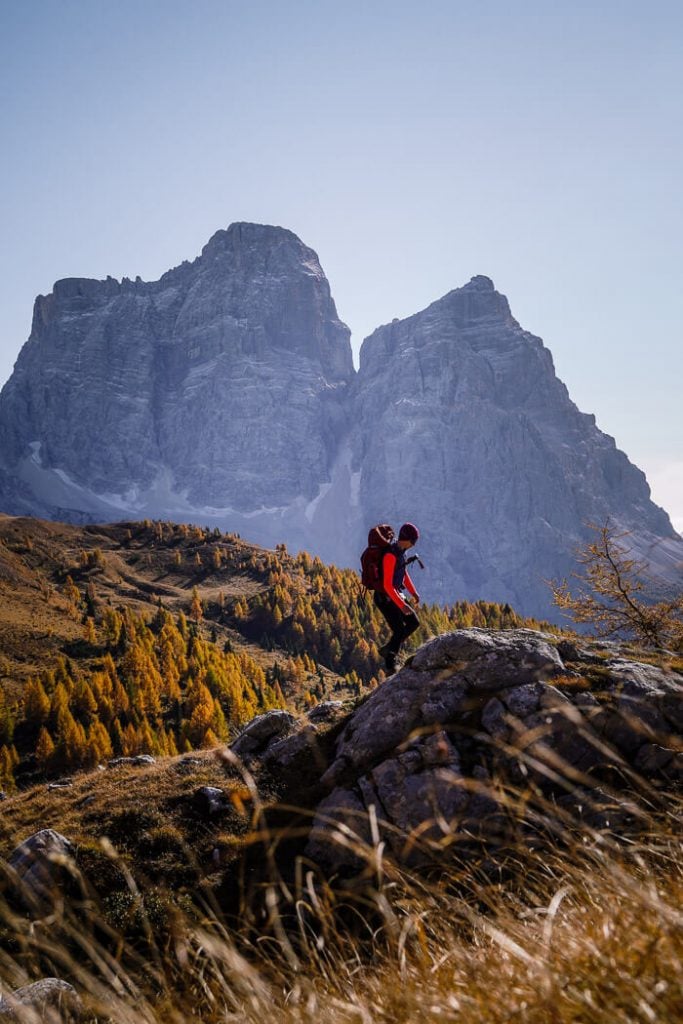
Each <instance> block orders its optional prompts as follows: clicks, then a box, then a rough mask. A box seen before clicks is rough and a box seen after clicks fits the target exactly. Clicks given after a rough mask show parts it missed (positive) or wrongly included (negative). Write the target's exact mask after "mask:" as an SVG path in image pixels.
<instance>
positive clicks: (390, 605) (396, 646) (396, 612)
mask: <svg viewBox="0 0 683 1024" xmlns="http://www.w3.org/2000/svg"><path fill="white" fill-rule="evenodd" d="M374 601H375V605H376V606H377V607H378V608H379V610H380V611H381V613H382V615H383V616H384V618H385V619H386V620H387V622H388V624H389V627H390V629H391V639H390V640H389V643H388V644H387V645H386V646H387V650H388V651H391V653H392V654H398V652H399V651H400V649H401V644H402V643H403V641H404V640H407V639H408V637H409V636H410V635H411V634H412V633H414V632H415V630H416V629H417V628H418V626H419V625H420V620H419V619H418V617H417V615H416V614H415V612H414V611H413V610H412V608H411V609H410V612H409V613H408V614H407V615H405V614H404V613H403V612H402V611H401V609H400V608H399V607H398V605H397V604H394V602H393V601H392V600H391V598H390V597H387V595H386V594H383V593H382V592H381V591H379V590H376V591H375V596H374Z"/></svg>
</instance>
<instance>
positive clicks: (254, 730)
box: [230, 711, 298, 762]
mask: <svg viewBox="0 0 683 1024" xmlns="http://www.w3.org/2000/svg"><path fill="white" fill-rule="evenodd" d="M297 726H298V721H297V719H296V718H295V717H294V715H292V714H290V712H289V711H266V712H265V714H263V715H258V716H257V717H256V718H253V719H252V720H251V722H249V723H248V725H245V727H244V729H242V732H241V733H240V734H239V736H238V737H237V739H236V740H234V741H233V742H232V743H231V744H230V750H231V751H232V753H233V754H236V755H237V757H240V758H241V759H242V760H243V761H245V762H247V761H250V760H252V759H254V758H258V757H261V756H262V755H263V754H264V753H265V751H266V750H267V748H268V745H269V744H270V743H271V742H273V740H276V739H282V738H283V737H284V736H289V735H290V734H291V733H292V732H294V731H295V729H296V728H297Z"/></svg>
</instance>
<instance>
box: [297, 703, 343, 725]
mask: <svg viewBox="0 0 683 1024" xmlns="http://www.w3.org/2000/svg"><path fill="white" fill-rule="evenodd" d="M343 714H344V704H343V702H342V701H340V700H324V701H322V702H321V703H320V704H316V705H315V707H312V708H310V710H309V711H307V712H306V718H307V719H308V720H309V722H314V723H315V724H316V725H320V724H327V723H328V722H336V721H337V719H339V718H341V717H342V715H343Z"/></svg>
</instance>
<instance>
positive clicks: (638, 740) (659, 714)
mask: <svg viewBox="0 0 683 1024" xmlns="http://www.w3.org/2000/svg"><path fill="white" fill-rule="evenodd" d="M682 715H683V675H682V674H681V673H680V672H677V671H672V670H670V669H664V668H658V667H656V666H653V665H649V664H643V663H639V662H636V661H632V660H630V659H629V657H628V656H627V655H626V654H625V653H624V652H623V651H621V650H620V649H619V648H618V647H613V648H612V649H611V650H608V651H605V648H604V646H603V645H597V644H596V645H592V644H585V645H583V646H582V647H581V649H580V650H579V649H577V648H576V647H574V646H573V645H572V644H566V643H564V642H563V641H560V640H558V638H556V637H554V636H552V635H549V634H542V633H537V632H534V631H532V630H513V631H502V632H493V631H488V630H483V629H468V630H459V631H456V632H453V633H449V634H445V635H443V636H440V637H437V638H435V639H434V640H432V641H430V642H429V643H427V644H425V645H424V646H423V647H421V648H420V650H419V651H418V652H417V653H416V655H415V656H414V657H413V658H412V659H411V660H410V662H409V664H407V665H406V666H405V667H404V668H403V669H402V670H401V671H400V672H399V673H397V674H396V675H395V676H393V677H391V678H390V679H388V680H387V681H386V682H385V683H383V684H382V685H381V686H380V687H378V688H377V690H375V691H373V692H372V693H371V694H370V696H369V697H368V698H367V699H366V700H365V701H364V702H363V703H362V704H361V705H360V706H359V707H358V708H357V709H356V710H355V711H354V712H353V713H352V714H350V715H349V717H348V718H347V720H346V722H345V724H344V726H343V728H342V730H341V732H340V733H339V735H338V737H337V738H336V742H335V743H334V746H333V749H332V752H331V755H328V758H327V761H326V766H325V770H324V771H323V772H322V774H321V777H320V782H321V785H322V786H323V787H325V789H326V790H327V795H325V796H323V797H322V799H320V800H319V802H318V803H317V805H316V807H315V820H314V824H313V828H312V831H311V836H310V839H309V842H308V846H307V850H306V854H307V856H308V857H310V859H311V860H313V861H315V862H317V863H318V864H319V865H320V866H321V867H323V868H324V869H325V870H326V871H328V872H335V871H356V870H360V869H361V868H362V867H363V866H364V865H365V864H367V862H368V861H367V858H368V857H369V858H370V859H371V857H372V849H373V847H375V846H376V845H377V843H379V842H381V843H384V844H385V845H386V847H387V848H388V850H389V851H390V853H391V855H392V856H393V857H395V858H396V859H397V860H399V861H404V862H407V863H409V864H412V865H421V864H425V863H430V861H431V860H437V859H438V858H439V857H442V856H443V855H444V853H446V852H447V851H450V852H456V853H457V854H459V855H462V856H466V855H468V854H469V853H471V852H472V851H473V850H475V849H477V850H480V849H481V846H482V844H484V845H485V846H486V847H487V848H488V849H489V850H495V849H496V848H500V846H501V845H504V844H505V843H506V842H509V841H510V839H511V836H514V837H515V838H516V839H518V837H519V832H520V830H521V831H522V832H523V833H524V832H525V831H529V830H531V831H533V829H536V830H538V828H539V827H541V828H552V829H557V828H562V827H568V825H569V823H570V822H571V821H574V822H576V821H577V819H578V820H580V821H581V822H582V823H583V825H587V826H589V827H592V828H596V829H601V830H608V831H610V830H612V831H613V830H618V829H619V828H623V827H626V826H627V825H629V824H633V823H634V822H635V823H637V822H638V820H639V818H642V819H644V818H645V812H644V809H643V808H644V806H645V805H648V806H650V807H652V806H654V805H656V804H657V801H658V800H660V799H661V798H660V797H659V796H658V794H659V792H660V789H661V788H662V787H664V789H667V788H671V789H676V788H680V786H681V784H682V783H683V720H682V718H681V716H682ZM314 770H315V769H314V767H313V762H312V763H311V772H313V771H314ZM515 793H517V794H519V793H522V794H525V795H524V798H523V799H518V797H517V796H515ZM642 797H645V798H646V799H645V802H644V803H642V802H641V798H642ZM520 808H521V809H522V810H520Z"/></svg>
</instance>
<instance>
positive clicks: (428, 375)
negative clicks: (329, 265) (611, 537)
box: [0, 224, 683, 617]
mask: <svg viewBox="0 0 683 1024" xmlns="http://www.w3.org/2000/svg"><path fill="white" fill-rule="evenodd" d="M0 509H2V510H3V511H6V512H9V513H12V514H20V515H23V514H29V515H40V516H44V517H46V518H53V519H66V520H69V521H72V522H93V521H106V520H112V519H131V518H144V517H146V516H151V517H154V518H156V517H159V518H164V519H173V520H176V521H189V522H199V523H202V524H205V523H206V524H209V525H217V526H219V527H221V528H222V529H229V530H236V531H239V532H240V533H241V534H242V535H243V536H244V537H246V538H248V539H249V540H252V541H254V542H255V543H259V544H265V545H267V546H273V545H274V544H275V543H277V542H281V541H284V542H286V543H287V544H288V545H289V546H290V548H304V549H307V550H309V551H311V552H313V553H315V554H318V555H320V556H321V557H322V558H324V559H326V560H327V561H334V562H336V563H337V564H340V565H350V566H353V567H354V568H356V567H357V566H358V555H359V552H360V551H361V550H362V549H363V547H364V546H365V537H366V535H367V530H368V528H369V526H370V525H371V524H372V523H373V522H377V521H389V522H393V523H395V524H396V525H398V524H400V522H401V521H403V520H405V519H409V520H413V521H415V522H417V523H418V524H419V526H420V528H421V530H422V538H423V539H422V541H421V547H420V550H421V553H423V554H424V556H425V560H426V561H427V564H428V569H429V572H428V573H425V574H424V577H423V578H421V579H420V580H419V584H420V589H421V591H422V593H423V596H424V597H426V598H428V599H431V600H440V601H446V602H452V601H454V600H456V599H462V598H467V599H473V600H476V599H480V598H483V599H486V600H497V601H501V602H504V601H507V602H509V603H511V604H512V605H514V607H515V609H516V610H517V611H519V612H521V613H523V614H533V615H539V616H546V617H547V616H549V615H552V604H551V601H550V598H549V593H548V589H547V586H546V584H545V583H544V580H545V579H548V578H553V577H555V578H557V577H562V576H564V575H567V574H568V573H569V572H570V571H571V570H572V568H574V550H575V548H576V547H577V545H579V544H581V543H582V542H584V541H585V539H586V526H585V524H586V522H588V521H591V522H596V523H599V524H601V523H603V522H604V521H605V520H606V518H607V517H610V518H611V520H612V521H613V522H614V524H615V525H616V526H617V527H618V528H619V529H625V530H630V531H631V534H632V536H631V543H632V545H633V549H634V552H635V553H636V555H638V556H642V557H644V558H645V559H646V560H647V561H648V562H649V563H650V565H651V567H652V570H653V572H654V575H655V576H657V577H659V578H660V579H662V580H664V581H668V582H672V581H673V580H678V581H679V582H680V578H681V570H680V566H681V564H683V542H682V541H681V540H680V538H678V537H677V535H676V534H675V532H674V530H673V528H672V526H671V523H670V521H669V519H668V517H667V515H666V513H665V512H663V511H662V509H659V508H657V506H655V505H654V504H653V503H652V501H651V500H650V491H649V487H648V485H647V481H646V480H645V477H644V475H643V474H642V473H641V472H640V470H638V469H637V468H636V467H635V466H633V465H632V464H631V463H630V462H629V460H628V458H627V457H626V455H624V453H623V452H621V451H619V450H618V449H617V448H616V445H615V443H614V440H613V439H612V438H611V437H608V436H607V435H605V434H603V433H602V432H601V431H600V430H599V429H598V428H597V426H596V424H595V418H594V417H593V416H591V415H586V414H583V413H581V412H579V410H578V409H577V408H576V406H575V405H574V403H573V402H572V401H571V400H570V398H569V395H568V393H567V389H566V388H565V386H564V385H563V384H562V382H561V381H560V380H558V378H557V377H556V376H555V371H554V367H553V361H552V357H551V354H550V352H549V351H548V349H547V348H545V347H544V345H543V343H542V341H541V340H540V339H539V338H537V337H534V336H533V335H532V334H529V333H528V332H527V331H525V330H523V329H522V327H520V325H519V324H518V323H517V321H516V320H515V319H514V318H513V316H512V314H511V312H510V308H509V305H508V302H507V299H506V298H505V296H503V295H501V294H500V293H499V292H497V291H496V290H495V288H494V286H493V284H492V282H491V281H490V280H489V279H488V278H486V277H474V278H472V280H471V281H470V282H469V283H468V284H466V285H465V286H464V287H462V288H458V289H456V290H454V291H452V292H450V293H449V294H448V295H446V296H444V297H443V298H442V299H439V300H438V301H437V302H434V303H433V304H432V305H431V306H429V307H428V308H427V309H425V310H423V311H422V312H420V313H417V314H415V315H414V316H411V317H408V318H407V319H405V320H400V321H399V320H396V321H394V322H393V323H391V324H388V325H386V326H383V327H380V328H378V330H376V331H375V332H374V333H373V334H372V335H371V336H370V337H369V338H367V339H366V340H365V342H364V344H363V347H362V349H361V357H360V370H359V372H358V373H357V374H356V373H355V371H354V369H353V364H352V357H351V346H350V340H349V332H348V329H347V328H346V327H345V325H344V324H343V323H342V322H341V321H340V320H339V318H338V316H337V312H336V308H335V305H334V302H333V300H332V297H331V294H330V288H329V284H328V282H327V279H326V278H325V275H324V274H323V271H322V269H321V267H320V263H319V261H318V258H317V256H316V254H315V253H314V252H313V251H312V250H311V249H309V248H307V247H306V246H305V245H304V244H303V243H302V242H301V241H300V240H299V239H298V238H297V237H296V236H295V235H294V234H292V233H291V232H290V231H286V230H284V229H282V228H275V227H267V226H263V225H257V224H233V225H232V226H231V227H230V228H228V229H227V230H226V231H219V232H217V233H216V234H215V235H214V236H213V238H212V239H211V240H210V241H209V242H208V244H207V245H206V246H205V247H204V249H203V250H202V253H201V255H200V256H199V257H198V258H197V259H196V260H194V261H193V262H192V263H183V264H182V265H181V266H180V267H177V268H175V269H174V270H170V271H169V272H168V273H166V274H164V275H163V276H162V277H161V278H160V280H159V281H155V282H144V281H141V280H140V279H139V278H138V279H136V280H135V281H129V280H127V279H125V278H124V280H123V281H121V282H119V281H116V280H114V279H113V278H107V280H105V281H94V280H87V279H76V278H74V279H67V280H63V281H58V282H57V283H56V284H55V286H54V288H53V291H52V293H51V294H50V295H48V296H39V298H38V299H37V300H36V303H35V309H34V316H33V326H32V330H31V335H30V338H29V340H28V341H27V342H26V344H25V345H24V347H23V349H22V351H21V353H20V355H19V358H18V360H17V363H16V366H15V369H14V373H13V374H12V377H11V378H10V380H9V381H8V382H7V384H6V385H5V387H4V388H3V390H2V392H1V393H0Z"/></svg>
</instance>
